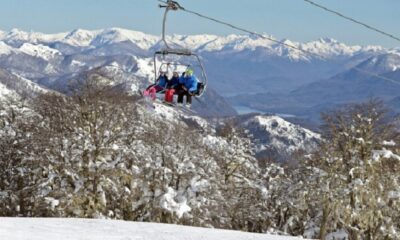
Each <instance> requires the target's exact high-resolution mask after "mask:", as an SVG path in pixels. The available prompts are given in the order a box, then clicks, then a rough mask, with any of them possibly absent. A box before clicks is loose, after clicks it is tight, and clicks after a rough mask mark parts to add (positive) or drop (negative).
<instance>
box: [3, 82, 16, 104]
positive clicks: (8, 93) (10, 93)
mask: <svg viewBox="0 0 400 240" xmlns="http://www.w3.org/2000/svg"><path fill="white" fill-rule="evenodd" d="M12 96H16V93H15V92H13V91H11V90H10V89H8V88H7V87H6V86H5V85H4V84H2V83H1V82H0V101H1V100H4V99H6V98H8V97H12Z"/></svg>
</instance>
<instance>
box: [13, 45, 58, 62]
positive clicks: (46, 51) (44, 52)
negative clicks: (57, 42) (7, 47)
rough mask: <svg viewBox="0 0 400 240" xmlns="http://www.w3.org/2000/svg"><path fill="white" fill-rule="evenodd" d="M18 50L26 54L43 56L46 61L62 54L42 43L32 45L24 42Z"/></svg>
mask: <svg viewBox="0 0 400 240" xmlns="http://www.w3.org/2000/svg"><path fill="white" fill-rule="evenodd" d="M19 50H20V51H21V52H23V53H26V54H28V55H31V56H34V57H38V58H43V59H45V60H47V61H49V60H51V59H53V58H55V57H57V56H61V55H62V54H61V53H60V52H59V51H58V50H56V49H53V48H50V47H47V46H44V45H42V44H37V45H34V44H31V43H24V44H22V46H21V47H20V48H19Z"/></svg>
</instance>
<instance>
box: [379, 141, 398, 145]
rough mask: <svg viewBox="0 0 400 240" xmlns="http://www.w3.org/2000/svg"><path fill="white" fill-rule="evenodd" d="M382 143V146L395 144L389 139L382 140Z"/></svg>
mask: <svg viewBox="0 0 400 240" xmlns="http://www.w3.org/2000/svg"><path fill="white" fill-rule="evenodd" d="M382 144H383V145H384V146H396V143H395V142H394V141H393V140H390V141H383V142H382Z"/></svg>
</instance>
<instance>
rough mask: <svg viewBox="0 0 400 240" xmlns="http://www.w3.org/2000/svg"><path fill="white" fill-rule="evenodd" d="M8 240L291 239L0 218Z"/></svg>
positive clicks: (95, 222) (147, 225)
mask: <svg viewBox="0 0 400 240" xmlns="http://www.w3.org/2000/svg"><path fill="white" fill-rule="evenodd" d="M0 239H7V240H28V239H29V240H50V239H57V240H99V239H104V240H106V239H107V240H156V239H162V240H189V239H190V240H284V239H300V238H294V237H284V236H273V235H267V234H253V233H244V232H239V231H228V230H216V229H206V228H195V227H185V226H178V225H168V224H156V223H138V222H124V221H112V220H92V219H90V220H89V219H55V218H52V219H50V218H47V219H44V218H36V219H32V218H0Z"/></svg>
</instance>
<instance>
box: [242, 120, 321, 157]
mask: <svg viewBox="0 0 400 240" xmlns="http://www.w3.org/2000/svg"><path fill="white" fill-rule="evenodd" d="M237 119H238V120H239V126H241V127H243V128H244V129H247V130H248V132H249V134H251V136H252V138H253V140H254V144H255V151H256V154H257V156H258V158H261V159H262V158H267V157H269V158H271V159H280V160H286V161H287V160H288V157H289V156H290V155H291V154H293V153H295V152H296V151H299V150H303V151H304V152H311V151H313V150H315V149H317V146H318V144H319V143H320V142H321V136H320V134H318V133H315V132H312V131H310V130H308V129H305V128H303V127H301V126H299V125H296V124H293V123H290V122H288V121H286V120H284V119H283V118H281V117H279V116H270V115H248V117H246V116H244V117H241V118H237Z"/></svg>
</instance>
